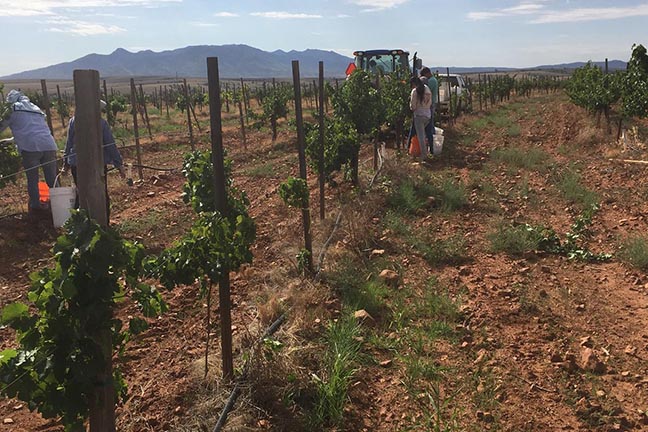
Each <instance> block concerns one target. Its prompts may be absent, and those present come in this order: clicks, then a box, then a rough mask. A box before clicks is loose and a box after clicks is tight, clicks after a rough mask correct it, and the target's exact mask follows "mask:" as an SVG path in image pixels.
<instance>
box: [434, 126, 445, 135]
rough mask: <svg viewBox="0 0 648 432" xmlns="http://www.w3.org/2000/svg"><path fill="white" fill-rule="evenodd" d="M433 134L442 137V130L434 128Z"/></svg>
mask: <svg viewBox="0 0 648 432" xmlns="http://www.w3.org/2000/svg"><path fill="white" fill-rule="evenodd" d="M434 134H435V135H443V129H441V128H438V127H436V126H435V127H434Z"/></svg>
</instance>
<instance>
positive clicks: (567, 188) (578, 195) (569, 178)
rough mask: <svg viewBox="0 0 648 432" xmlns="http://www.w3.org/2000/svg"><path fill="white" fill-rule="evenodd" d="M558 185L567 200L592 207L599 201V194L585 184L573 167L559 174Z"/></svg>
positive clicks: (582, 206)
mask: <svg viewBox="0 0 648 432" xmlns="http://www.w3.org/2000/svg"><path fill="white" fill-rule="evenodd" d="M557 186H558V189H560V191H561V192H562V194H563V196H564V197H565V199H566V200H567V201H570V202H572V203H574V204H577V205H579V206H580V207H581V208H590V207H592V206H595V205H597V204H598V202H599V197H598V194H596V192H594V191H591V190H589V189H587V188H586V187H585V186H583V184H582V183H581V177H580V174H578V172H576V171H574V170H572V169H567V170H565V171H564V172H563V173H562V174H561V175H560V176H559V179H558V184H557Z"/></svg>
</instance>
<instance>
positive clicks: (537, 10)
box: [467, 0, 648, 24]
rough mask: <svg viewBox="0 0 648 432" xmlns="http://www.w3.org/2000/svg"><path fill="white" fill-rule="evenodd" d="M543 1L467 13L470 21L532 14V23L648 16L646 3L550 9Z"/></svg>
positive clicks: (537, 0)
mask: <svg viewBox="0 0 648 432" xmlns="http://www.w3.org/2000/svg"><path fill="white" fill-rule="evenodd" d="M543 3H547V1H546V0H535V1H534V2H522V3H520V4H518V5H517V6H513V7H509V8H501V9H495V10H491V11H479V12H470V13H468V16H467V17H468V19H469V20H471V21H483V20H489V19H494V18H500V17H508V16H521V15H534V17H533V18H532V19H531V20H530V21H529V22H530V23H532V24H551V23H570V22H583V21H601V20H612V19H621V18H632V17H643V16H648V3H644V4H640V5H636V6H628V7H603V8H576V9H564V10H550V9H547V8H546V7H545V5H544V4H543Z"/></svg>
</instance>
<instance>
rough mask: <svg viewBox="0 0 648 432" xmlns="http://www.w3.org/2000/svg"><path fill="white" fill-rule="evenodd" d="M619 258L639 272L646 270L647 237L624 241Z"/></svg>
mask: <svg viewBox="0 0 648 432" xmlns="http://www.w3.org/2000/svg"><path fill="white" fill-rule="evenodd" d="M619 257H620V258H621V259H622V260H623V261H624V262H626V263H627V264H630V265H631V266H633V267H635V268H638V269H640V270H648V236H632V237H628V238H627V239H625V240H624V242H623V244H622V245H621V252H620V253H619Z"/></svg>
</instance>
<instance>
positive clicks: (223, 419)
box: [212, 314, 286, 432]
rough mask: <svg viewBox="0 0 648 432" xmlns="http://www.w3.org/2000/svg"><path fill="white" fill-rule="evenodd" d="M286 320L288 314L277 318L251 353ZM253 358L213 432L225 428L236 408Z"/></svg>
mask: <svg viewBox="0 0 648 432" xmlns="http://www.w3.org/2000/svg"><path fill="white" fill-rule="evenodd" d="M285 320H286V314H283V315H281V316H280V317H279V318H277V319H276V320H275V321H274V322H273V323H272V324H271V325H270V327H268V328H267V329H266V331H265V332H264V333H263V336H261V337H260V338H259V339H258V340H257V341H256V344H255V345H254V346H253V347H252V349H250V352H251V353H253V352H254V348H255V347H256V345H258V344H260V343H262V342H263V340H264V339H265V338H267V337H268V336H270V335H271V334H273V333H274V332H276V331H277V330H278V329H279V326H280V325H281V324H283V322H284V321H285ZM251 358H252V355H250V356H249V357H248V360H247V361H246V362H245V365H244V366H243V373H242V374H241V377H240V378H239V379H237V380H236V382H235V384H234V388H233V389H232V392H231V393H230V396H229V398H227V402H226V403H225V406H224V407H223V411H221V414H220V416H219V417H218V422H216V425H215V426H214V429H213V431H212V432H220V431H221V430H222V429H223V427H224V426H225V423H226V422H227V415H228V414H229V412H230V411H231V410H232V408H233V407H234V404H235V403H236V400H237V399H238V397H239V395H240V394H241V383H242V382H243V381H244V380H245V379H246V378H247V374H248V371H249V368H250V359H251Z"/></svg>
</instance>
